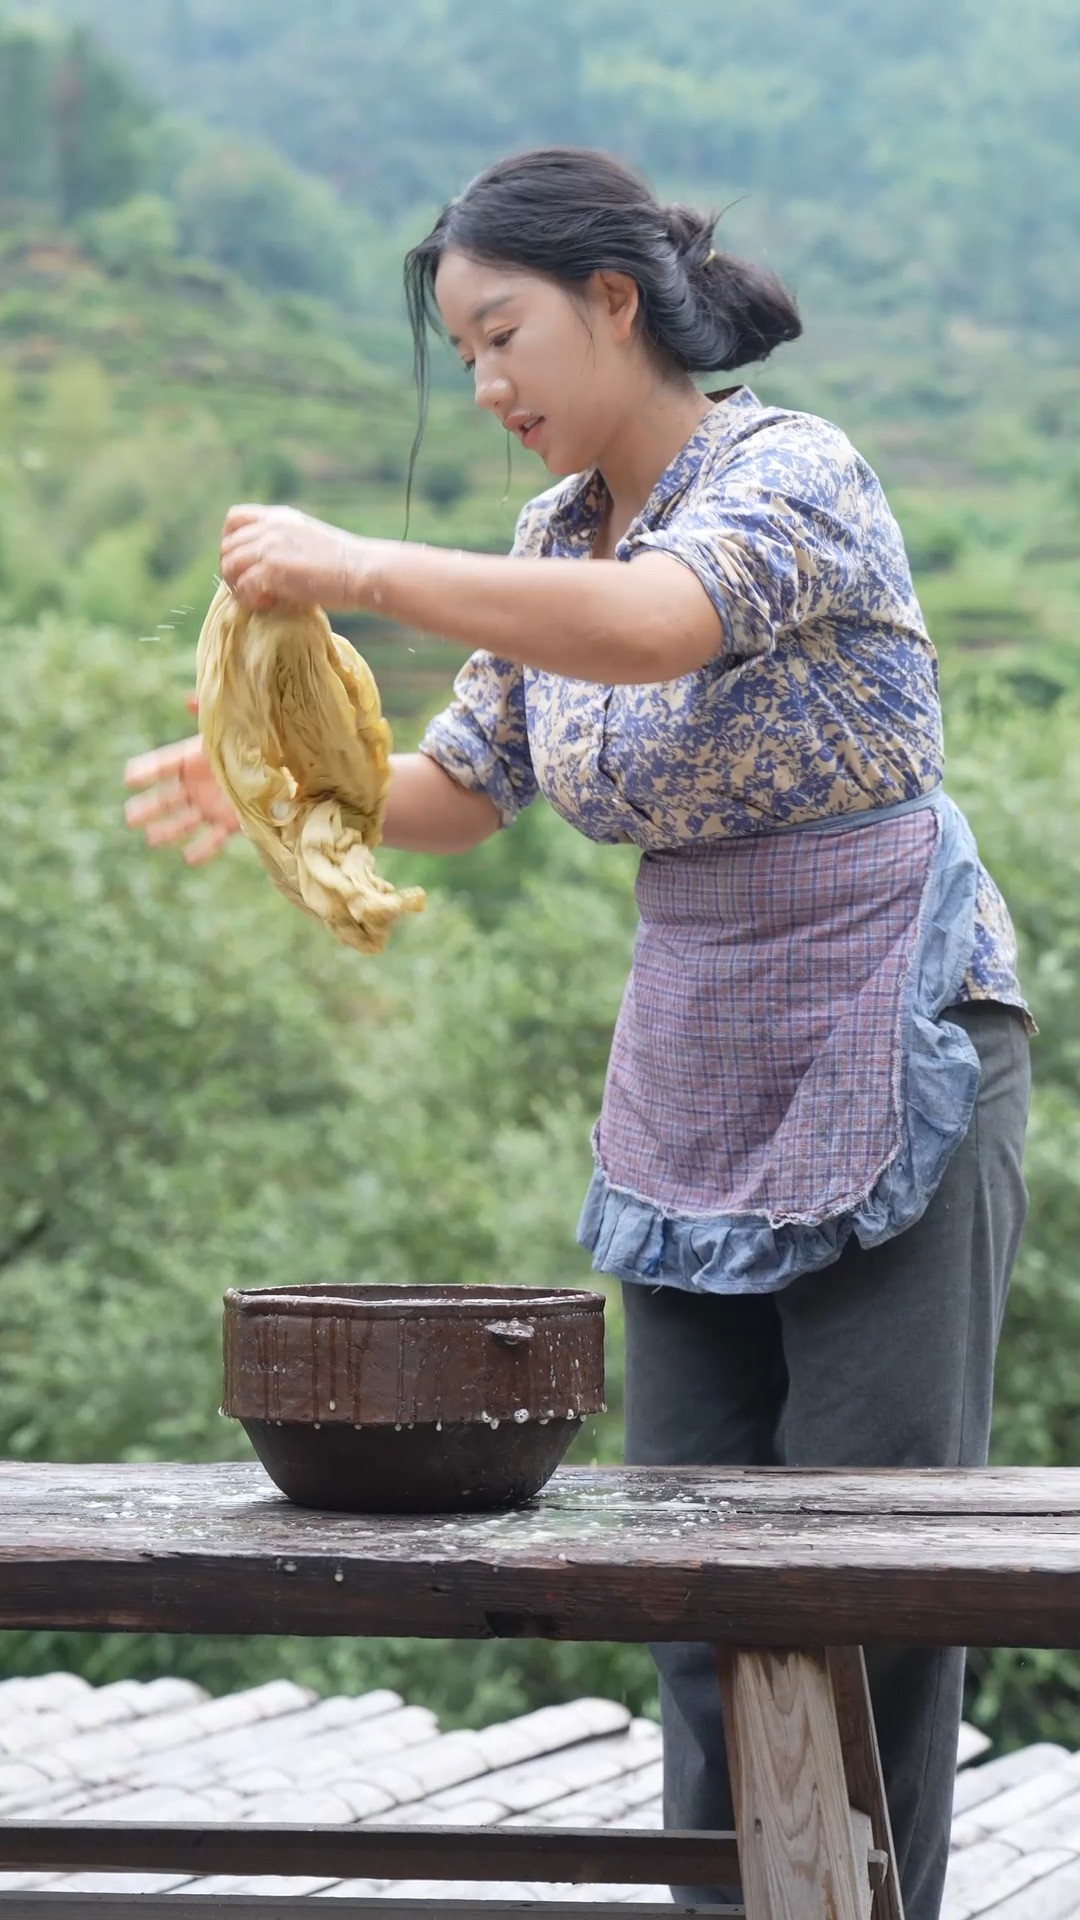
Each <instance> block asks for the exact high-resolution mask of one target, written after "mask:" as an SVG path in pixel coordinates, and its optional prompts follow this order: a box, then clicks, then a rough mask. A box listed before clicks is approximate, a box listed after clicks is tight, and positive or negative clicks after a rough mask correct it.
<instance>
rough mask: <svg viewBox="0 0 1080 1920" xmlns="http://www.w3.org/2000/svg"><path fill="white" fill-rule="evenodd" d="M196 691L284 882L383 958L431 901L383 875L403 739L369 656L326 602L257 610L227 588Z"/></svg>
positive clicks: (252, 826) (266, 860)
mask: <svg viewBox="0 0 1080 1920" xmlns="http://www.w3.org/2000/svg"><path fill="white" fill-rule="evenodd" d="M196 686H197V690H198V695H199V732H200V733H201V735H202V739H203V745H204V747H205V749H206V754H207V758H208V760H209V762H210V765H211V767H212V768H213V771H214V774H215V776H216V778H217V780H218V782H219V784H220V786H221V787H222V788H223V790H224V792H225V793H226V794H227V795H228V797H229V799H230V800H231V802H232V804H233V806H234V807H235V809H236V812H237V815H238V817H239V820H240V824H241V826H242V828H243V830H244V832H245V834H246V835H247V837H248V839H249V840H250V841H251V842H252V843H253V845H254V846H255V849H256V851H257V852H258V855H259V858H260V859H261V861H262V863H263V866H264V867H265V868H266V871H267V873H268V874H269V875H270V878H271V880H272V881H273V882H274V885H275V886H276V887H279V888H280V889H281V892H282V893H283V894H284V895H285V896H286V898H287V899H289V900H292V901H293V902H294V903H295V905H296V906H298V907H302V908H303V909H304V912H305V913H310V914H311V915H312V916H313V918H314V919H316V920H322V921H323V922H324V923H325V925H326V926H328V927H329V929H330V931H331V933H333V934H335V935H336V936H337V938H338V939H339V940H342V941H344V943H345V945H346V946H347V947H356V948H357V949H358V950H359V952H361V953H379V952H381V950H382V948H383V947H384V946H385V945H386V942H387V940H388V938H389V935H390V929H391V927H392V926H393V925H394V922H395V920H397V919H398V918H399V916H400V915H401V914H403V913H418V912H419V911H420V909H421V908H422V907H423V904H424V895H423V891H422V889H421V888H420V887H406V888H405V889H404V890H403V891H402V892H401V893H399V892H398V890H397V888H396V887H394V886H392V885H391V883H390V881H389V880H385V879H384V878H383V877H382V875H381V874H379V873H377V872H376V870H375V861H374V859H373V857H372V848H373V847H377V846H378V844H379V840H380V838H381V831H382V818H383V811H384V808H385V805H386V790H387V786H388V785H389V780H390V747H391V734H390V727H389V724H388V723H387V721H385V720H384V719H383V717H382V710H381V707H380V704H379V690H378V688H377V686H376V685H375V679H374V676H373V674H372V672H371V668H370V667H369V666H368V664H367V661H366V660H364V659H362V658H361V656H360V654H358V653H357V651H356V649H355V647H351V646H350V645H349V642H348V641H347V640H343V639H342V638H341V636H340V634H336V633H332V632H331V630H330V622H329V620H328V619H327V617H326V615H325V613H324V612H323V610H322V608H321V607H316V606H309V607H285V606H278V607H272V608H270V609H269V610H268V611H267V612H265V613H258V612H252V611H251V610H250V609H249V608H247V607H245V606H243V605H242V604H241V602H240V601H239V600H237V599H236V598H235V596H234V595H233V593H232V592H231V590H230V589H229V588H228V587H227V586H226V585H225V584H224V582H223V583H222V585H221V586H220V587H219V588H218V590H217V593H216V594H215V595H214V598H213V600H212V602H211V604H210V609H209V612H208V613H207V616H206V619H205V620H204V622H203V628H202V632H201V634H200V635H199V648H198V654H197V656H196Z"/></svg>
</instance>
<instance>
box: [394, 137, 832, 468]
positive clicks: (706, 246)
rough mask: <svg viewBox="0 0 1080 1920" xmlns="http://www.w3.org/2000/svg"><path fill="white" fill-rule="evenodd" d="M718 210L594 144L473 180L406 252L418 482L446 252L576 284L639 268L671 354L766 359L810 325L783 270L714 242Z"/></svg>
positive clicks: (694, 367)
mask: <svg viewBox="0 0 1080 1920" xmlns="http://www.w3.org/2000/svg"><path fill="white" fill-rule="evenodd" d="M717 218H718V215H716V214H704V213H696V212H694V211H693V210H692V209H691V208H689V207H682V206H667V207H665V206H662V205H661V204H660V202H659V201H658V200H657V199H656V197H655V195H654V194H653V193H652V192H651V191H650V189H649V188H648V187H647V186H646V184H645V182H644V181H643V180H641V179H639V177H638V176H637V175H636V174H635V173H632V172H631V170H630V168H629V167H625V166H623V165H622V163H621V162H620V161H618V160H616V159H614V158H613V156H612V155H611V154H608V153H601V152H598V151H596V150H595V149H594V148H591V147H537V148H534V149H533V150H532V151H531V152H528V153H519V154H513V155H511V156H510V157H509V158H508V159H506V160H497V161H496V162H495V163H494V165H493V166H490V167H485V169H484V171H483V172H482V173H478V174H477V176H476V178H475V179H474V180H470V182H469V184H468V186H467V187H465V188H463V190H462V192H461V193H459V194H458V195H457V197H456V199H454V200H451V201H450V203H449V205H448V206H446V207H444V208H443V210H442V212H441V213H440V215H439V217H438V219H437V220H436V222H435V225H434V226H433V228H432V229H431V232H430V233H429V234H428V235H427V237H426V239H424V240H421V241H420V243H419V245H418V246H415V247H413V248H412V250H411V252H410V253H409V254H408V255H407V256H406V260H405V300H406V305H407V307H408V313H409V322H410V325H411V327H412V336H413V355H414V367H415V372H416V385H417V391H418V395H419V402H420V419H419V425H418V427H417V433H416V439H415V441H414V443H413V449H412V458H411V460H410V463H409V481H410V487H411V482H412V472H413V466H414V464H415V461H416V455H417V452H418V451H419V447H420V441H421V437H422V435H423V430H424V421H425V418H426V413H427V396H428V384H429V369H428V353H427V329H428V327H429V326H431V327H433V328H434V330H435V331H436V332H441V331H442V327H441V323H440V319H439V313H438V308H437V306H436V304H435V276H436V273H437V272H438V268H439V262H440V260H441V259H442V256H443V254H444V253H445V252H447V251H448V250H449V249H450V248H455V249H456V250H457V251H458V252H461V253H466V254H468V255H469V256H470V257H471V258H472V259H474V260H480V261H485V262H487V263H489V264H491V265H493V266H498V265H505V266H512V267H519V268H524V269H525V270H526V271H528V272H531V273H542V274H546V275H548V276H549V278H551V279H554V280H558V281H561V282H562V284H563V285H564V286H565V287H566V288H567V289H568V291H571V292H574V291H577V292H580V290H581V288H582V287H583V285H584V283H585V282H586V281H587V280H588V278H589V276H590V274H593V273H597V272H603V271H608V272H617V273H628V274H630V275H632V277H633V279H634V280H635V281H636V282H637V285H638V290H639V293H640V296H641V304H640V307H639V312H638V326H639V329H640V331H641V333H642V335H643V336H644V338H645V339H646V340H647V341H649V342H650V343H651V345H652V347H653V348H654V349H655V350H656V352H657V354H658V355H659V357H660V358H661V360H662V361H663V363H664V364H665V365H667V366H669V367H673V368H678V369H680V370H681V371H683V372H684V373H712V372H719V371H721V370H725V369H728V368H731V367H741V366H745V365H746V364H747V363H748V362H750V361H753V360H764V359H765V357H766V356H767V355H768V354H770V353H771V352H772V350H773V348H774V347H778V346H780V344H781V343H782V342H783V341H785V340H797V339H798V337H799V334H800V333H801V332H802V323H801V322H800V320H799V315H798V312H797V309H796V306H795V302H794V300H793V299H792V297H791V295H790V294H789V293H788V292H787V291H786V290H785V288H784V287H783V286H782V285H781V284H780V282H779V280H777V279H776V277H775V275H773V274H771V273H767V272H766V271H765V270H764V269H763V268H761V267H757V266H754V265H753V264H752V263H751V262H749V261H747V260H739V259H736V258H735V257H734V256H733V255H732V254H729V253H719V252H716V251H714V250H713V244H712V240H713V228H714V227H715V226H716V222H717Z"/></svg>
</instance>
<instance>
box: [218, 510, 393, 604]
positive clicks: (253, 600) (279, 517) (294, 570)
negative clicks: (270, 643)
mask: <svg viewBox="0 0 1080 1920" xmlns="http://www.w3.org/2000/svg"><path fill="white" fill-rule="evenodd" d="M361 546H362V542H361V541H360V540H358V539H357V537H356V535H355V534H352V533H346V532H345V531H344V529H343V528H341V527H331V526H328V525H327V523H326V521H325V520H313V519H312V518H311V517H310V516H309V515H308V514H306V513H301V512H300V511H299V510H298V509H297V508H296V507H259V506H242V507H230V509H229V511H228V513H227V514H226V516H225V525H224V527H223V529H222V534H221V577H222V579H223V580H224V581H226V583H227V584H228V585H229V586H230V587H231V588H232V590H233V592H234V593H235V595H236V597H237V599H238V600H242V601H243V602H244V604H245V606H248V607H258V608H265V607H269V606H272V605H273V604H274V602H275V601H276V600H288V601H292V602H294V603H297V604H304V603H307V602H310V601H315V602H317V604H318V605H319V606H322V607H336V608H338V609H344V608H347V607H356V606H358V605H360V604H361V601H360V567H359V559H360V550H361Z"/></svg>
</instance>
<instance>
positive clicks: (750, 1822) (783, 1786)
mask: <svg viewBox="0 0 1080 1920" xmlns="http://www.w3.org/2000/svg"><path fill="white" fill-rule="evenodd" d="M717 1665H718V1671H719V1676H720V1692H721V1700H722V1703H723V1712H724V1730H725V1737H726V1741H727V1750H728V1764H729V1767H730V1770H731V1784H732V1792H733V1795H734V1801H735V1830H736V1833H737V1835H738V1843H739V1864H740V1870H741V1874H742V1884H743V1898H744V1900H745V1902H746V1920H886V1917H887V1920H903V1916H902V1912H901V1910H900V1908H899V1906H898V1905H896V1906H878V1907H877V1908H875V1905H874V1902H875V1898H876V1895H875V1893H874V1890H873V1879H880V1878H881V1871H880V1870H881V1869H882V1868H883V1867H884V1865H885V1863H884V1861H882V1860H881V1859H880V1858H879V1857H877V1856H876V1855H869V1853H868V1842H869V1840H870V1839H871V1838H872V1839H873V1840H874V1842H875V1845H876V1844H877V1841H878V1834H879V1832H885V1831H887V1820H888V1815H887V1813H884V1821H883V1820H882V1817H881V1816H882V1813H883V1811H884V1793H883V1791H881V1792H880V1793H879V1799H880V1808H878V1807H877V1803H876V1802H875V1803H874V1804H872V1805H864V1804H861V1802H864V1801H866V1800H868V1799H870V1800H872V1799H873V1796H872V1795H871V1794H870V1792H869V1783H868V1781H867V1780H866V1778H865V1770H866V1768H867V1767H868V1765H869V1758H868V1755H869V1746H868V1741H872V1740H873V1725H872V1722H869V1733H867V1729H866V1726H865V1724H864V1722H865V1721H866V1719H867V1716H868V1707H867V1706H866V1702H865V1693H863V1695H862V1696H860V1695H859V1693H858V1689H857V1686H856V1676H857V1674H858V1675H861V1674H862V1666H861V1655H860V1656H859V1666H858V1668H857V1669H856V1668H855V1666H854V1665H853V1663H852V1661H851V1660H850V1659H846V1658H845V1659H843V1660H841V1661H840V1662H838V1663H837V1668H836V1672H837V1675H838V1678H839V1681H840V1683H841V1685H842V1689H843V1698H844V1715H845V1724H846V1726H847V1729H848V1732H847V1751H849V1752H850V1753H851V1754H852V1756H853V1765H854V1762H855V1760H856V1759H858V1761H859V1767H860V1769H861V1781H860V1791H859V1794H858V1797H857V1798H855V1799H854V1804H853V1796H852V1793H851V1791H850V1789H849V1783H848V1775H847V1770H846V1767H845V1741H844V1739H843V1738H842V1736H841V1729H840V1723H839V1719H838V1714H837V1705H836V1699H835V1697H834V1692H833V1684H834V1683H833V1670H832V1668H831V1666H830V1661H829V1657H828V1655H827V1654H826V1651H825V1649H824V1648H815V1649H813V1650H800V1651H797V1652H795V1651H786V1652H780V1651H771V1650H766V1649H761V1648H754V1649H734V1650H730V1649H727V1648H718V1649H717ZM863 1685H864V1687H865V1681H864V1682H863ZM872 1751H873V1759H874V1762H875V1764H876V1759H877V1747H876V1742H875V1743H874V1744H873V1749H872ZM877 1780H878V1785H879V1789H880V1770H879V1769H878V1771H877ZM853 1814H854V1816H855V1817H854V1818H853ZM889 1857H890V1859H891V1847H890V1849H889ZM875 1869H876V1870H877V1871H875ZM894 1880H895V1874H894ZM896 1899H897V1901H898V1900H899V1890H898V1888H897V1889H896Z"/></svg>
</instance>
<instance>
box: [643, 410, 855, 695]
mask: <svg viewBox="0 0 1080 1920" xmlns="http://www.w3.org/2000/svg"><path fill="white" fill-rule="evenodd" d="M813 425H814V427H815V429H820V427H821V425H822V423H821V422H814V423H813ZM857 457H858V456H857V455H856V454H855V452H854V449H853V448H852V447H851V445H850V443H849V442H848V441H847V440H846V439H845V437H844V435H843V434H841V433H840V432H839V431H838V430H837V429H828V428H827V429H826V431H825V433H821V432H820V431H815V432H813V433H810V432H803V431H802V430H801V429H800V427H799V426H798V425H797V424H796V425H792V424H789V423H783V424H782V425H779V426H776V427H771V428H766V429H764V430H762V431H761V432H760V433H757V434H754V435H752V436H751V437H750V438H749V439H748V441H747V442H746V443H745V445H744V446H743V447H742V448H740V449H739V450H738V451H737V452H736V454H735V455H734V457H732V456H730V455H729V456H728V457H727V459H726V460H724V461H723V462H722V463H720V464H718V466H717V468H716V470H715V473H713V474H711V475H710V474H709V472H708V471H707V470H704V471H703V472H702V474H701V476H700V480H699V483H698V484H697V485H696V486H695V487H694V488H692V490H691V491H690V493H689V494H688V496H687V497H686V498H685V499H684V500H682V501H681V502H680V503H679V504H678V506H677V507H676V509H675V511H674V513H673V514H672V516H671V518H670V520H669V521H668V522H667V524H666V525H664V526H661V527H657V528H654V529H651V530H644V529H643V530H641V531H640V532H632V533H631V534H630V535H629V536H628V537H627V539H626V541H625V543H624V547H625V550H626V554H627V557H628V558H629V559H631V560H632V559H633V558H634V556H635V555H636V554H638V553H670V554H671V555H672V557H673V558H674V559H676V560H681V561H682V563H683V564H684V566H687V567H689V568H690V570H691V572H692V573H694V574H695V575H696V577H697V579H698V580H700V582H701V585H702V586H703V587H704V589H705V592H706V593H707V594H708V596H709V599H710V601H711V602H712V604H713V606H714V607H715V609H716V612H717V614H718V615H719V617H720V624H721V627H722V630H723V641H722V644H721V647H720V648H719V649H718V652H717V657H718V659H719V660H720V661H721V662H722V663H724V664H729V665H736V664H738V662H739V661H741V660H750V659H753V658H755V657H756V656H758V655H761V654H765V653H768V652H770V651H771V649H772V648H773V647H774V646H775V645H776V642H777V639H778V638H779V636H780V635H781V634H782V633H784V632H785V631H788V630H790V629H791V628H793V627H797V626H801V625H803V624H804V623H805V622H807V621H810V620H813V619H815V618H818V617H820V616H822V615H826V614H828V613H830V612H831V611H833V610H834V609H835V606H836V602H837V599H838V598H841V597H843V595H844V594H845V593H846V592H847V591H848V590H849V588H850V585H851V582H852V580H853V578H854V577H855V575H856V572H857V570H858V567H859V563H860V553H861V548H862V535H861V529H860V526H859V515H858V509H857V504H856V503H857V501H858V498H859V487H858V486H857V485H855V484H853V471H852V469H853V463H854V462H855V461H856V460H857Z"/></svg>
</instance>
